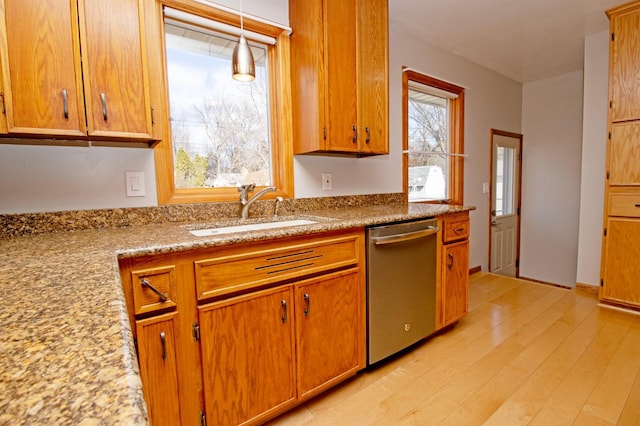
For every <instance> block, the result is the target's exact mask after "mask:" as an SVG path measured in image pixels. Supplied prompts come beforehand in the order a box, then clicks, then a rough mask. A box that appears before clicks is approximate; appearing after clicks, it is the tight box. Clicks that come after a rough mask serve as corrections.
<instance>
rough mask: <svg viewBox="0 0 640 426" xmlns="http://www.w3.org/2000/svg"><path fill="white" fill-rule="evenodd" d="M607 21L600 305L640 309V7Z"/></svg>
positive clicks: (614, 13)
mask: <svg viewBox="0 0 640 426" xmlns="http://www.w3.org/2000/svg"><path fill="white" fill-rule="evenodd" d="M607 15H608V16H609V19H610V21H611V26H610V28H611V36H610V39H609V43H610V45H609V118H608V130H609V134H608V141H607V175H606V184H605V203H604V204H605V212H604V231H603V244H602V266H601V272H600V275H601V282H600V283H601V289H600V299H601V300H602V301H603V302H606V303H610V304H615V305H621V306H624V307H629V308H634V309H640V278H639V277H640V262H638V259H639V258H640V48H638V47H639V46H640V1H635V2H632V3H628V4H625V5H622V6H619V7H616V8H613V9H610V10H608V11H607Z"/></svg>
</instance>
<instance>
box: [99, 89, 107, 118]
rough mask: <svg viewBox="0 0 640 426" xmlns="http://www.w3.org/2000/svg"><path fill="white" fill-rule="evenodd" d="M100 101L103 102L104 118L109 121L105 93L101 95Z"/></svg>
mask: <svg viewBox="0 0 640 426" xmlns="http://www.w3.org/2000/svg"><path fill="white" fill-rule="evenodd" d="M100 101H101V102H102V118H104V121H107V98H106V96H105V94H104V92H102V93H100Z"/></svg>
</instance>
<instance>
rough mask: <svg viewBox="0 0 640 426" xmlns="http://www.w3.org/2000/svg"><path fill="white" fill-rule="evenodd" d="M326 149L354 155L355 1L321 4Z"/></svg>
mask: <svg viewBox="0 0 640 426" xmlns="http://www.w3.org/2000/svg"><path fill="white" fill-rule="evenodd" d="M324 19H325V26H324V28H325V32H324V39H325V57H324V58H325V67H326V78H327V85H326V87H327V96H326V98H325V99H326V106H325V107H326V109H327V114H326V117H327V121H326V123H325V126H326V128H327V142H326V143H327V149H328V150H330V151H340V152H357V151H358V150H359V148H358V138H359V137H362V133H363V132H362V129H358V128H357V125H358V117H357V112H356V109H357V107H358V105H357V102H358V97H357V80H356V69H357V68H356V32H355V29H354V28H355V22H356V6H355V0H346V1H345V0H324Z"/></svg>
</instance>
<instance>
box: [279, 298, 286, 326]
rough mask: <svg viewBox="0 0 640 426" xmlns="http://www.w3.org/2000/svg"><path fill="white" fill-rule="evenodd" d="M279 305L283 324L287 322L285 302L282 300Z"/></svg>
mask: <svg viewBox="0 0 640 426" xmlns="http://www.w3.org/2000/svg"><path fill="white" fill-rule="evenodd" d="M280 305H281V306H282V323H283V324H284V323H285V322H287V301H286V300H284V299H282V300H281V301H280Z"/></svg>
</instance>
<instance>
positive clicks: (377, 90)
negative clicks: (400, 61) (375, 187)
mask: <svg viewBox="0 0 640 426" xmlns="http://www.w3.org/2000/svg"><path fill="white" fill-rule="evenodd" d="M388 22H389V18H388V4H387V0H358V21H357V25H356V27H357V28H358V34H357V41H358V43H357V44H358V55H357V56H358V120H359V122H360V125H359V129H360V135H359V141H360V144H359V145H360V151H361V152H362V153H367V154H388V153H389V129H388V126H389V124H388V121H389V119H388V117H389V87H388V84H389V71H388V68H389V65H388V58H389V53H388V46H389V36H388V33H389V29H388V26H389V24H388Z"/></svg>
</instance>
